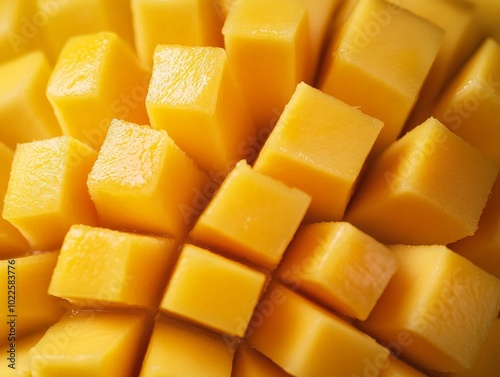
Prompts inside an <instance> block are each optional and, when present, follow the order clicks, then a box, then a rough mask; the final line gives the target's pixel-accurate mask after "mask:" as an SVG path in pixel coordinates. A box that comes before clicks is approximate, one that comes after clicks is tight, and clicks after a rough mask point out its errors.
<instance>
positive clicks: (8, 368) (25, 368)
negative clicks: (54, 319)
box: [0, 329, 47, 377]
mask: <svg viewBox="0 0 500 377" xmlns="http://www.w3.org/2000/svg"><path fill="white" fill-rule="evenodd" d="M46 331H47V329H43V330H41V331H37V332H35V333H31V334H29V335H26V336H23V337H21V338H17V339H16V341H15V342H12V343H8V344H6V345H2V346H0V352H1V353H2V355H4V356H5V355H6V357H2V358H1V359H0V370H1V371H2V377H32V376H33V375H32V374H31V367H30V363H29V352H30V349H31V348H33V347H34V346H35V345H36V344H37V343H38V341H39V340H40V339H41V338H42V337H43V335H44V334H45V332H46Z"/></svg>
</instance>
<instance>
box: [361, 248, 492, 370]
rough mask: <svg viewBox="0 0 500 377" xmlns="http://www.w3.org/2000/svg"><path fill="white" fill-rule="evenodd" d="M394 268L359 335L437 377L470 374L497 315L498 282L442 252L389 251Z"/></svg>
mask: <svg viewBox="0 0 500 377" xmlns="http://www.w3.org/2000/svg"><path fill="white" fill-rule="evenodd" d="M389 248H390V249H391V251H392V253H393V255H394V256H395V257H396V259H397V260H398V263H399V268H398V270H397V271H396V273H395V274H394V276H393V277H392V280H391V281H390V283H389V285H388V287H387V288H386V290H385V291H384V293H383V295H382V297H381V298H380V300H379V301H378V303H377V305H376V306H375V308H374V309H373V311H372V312H371V314H370V316H369V317H368V319H367V320H366V321H364V322H361V323H360V326H361V328H362V329H363V330H365V331H367V332H368V333H369V334H371V335H372V336H374V337H375V338H377V339H378V340H380V341H383V342H386V343H391V344H392V343H393V344H396V345H397V344H399V343H401V342H400V341H399V340H398V338H401V334H406V339H405V342H404V344H401V346H400V347H399V348H400V350H401V354H402V355H403V356H404V357H405V358H409V359H411V360H412V361H413V362H415V363H417V364H418V365H420V366H421V367H424V368H427V369H430V370H437V371H441V372H459V371H461V370H463V369H466V368H470V367H471V366H472V365H473V363H474V360H475V359H476V358H477V356H478V354H479V351H480V349H481V345H482V344H483V342H484V341H485V340H486V337H487V335H488V332H489V330H490V328H491V326H492V324H493V322H494V321H495V320H496V318H497V315H498V313H499V311H500V280H499V279H497V278H496V277H494V276H493V275H490V274H488V273H486V272H485V271H483V270H481V269H480V268H479V267H477V266H475V265H474V264H472V263H471V262H470V261H468V260H467V259H465V258H463V257H461V256H460V255H458V254H456V253H454V252H452V251H451V250H450V249H448V248H446V247H445V246H437V245H431V246H403V245H395V246H390V247H389Z"/></svg>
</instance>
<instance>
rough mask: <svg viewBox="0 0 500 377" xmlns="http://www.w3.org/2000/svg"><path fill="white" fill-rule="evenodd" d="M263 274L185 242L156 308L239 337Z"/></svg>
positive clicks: (244, 326) (247, 319)
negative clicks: (158, 307)
mask: <svg viewBox="0 0 500 377" xmlns="http://www.w3.org/2000/svg"><path fill="white" fill-rule="evenodd" d="M265 281H266V276H265V275H264V274H263V273H261V272H258V271H256V270H253V269H251V268H249V267H247V266H245V265H243V264H240V263H237V262H235V261H232V260H230V259H227V258H224V257H222V256H220V255H216V254H214V253H212V252H210V251H208V250H205V249H202V248H199V247H197V246H193V245H190V244H186V245H184V246H183V248H182V251H181V255H180V257H179V260H178V262H177V265H176V267H175V270H174V272H173V273H172V277H171V278H170V281H169V283H168V286H167V288H166V291H165V295H164V297H163V300H162V302H161V305H160V308H161V309H162V310H164V311H166V312H169V313H173V314H175V315H178V316H181V317H184V318H186V319H188V320H191V321H194V322H197V323H199V324H201V325H203V326H206V327H208V328H211V329H214V330H216V331H219V332H221V333H224V334H227V335H230V336H239V337H243V335H245V331H246V328H247V325H248V323H249V321H250V317H251V316H252V312H253V310H254V308H255V305H256V304H257V302H258V300H259V297H260V294H261V292H262V290H263V287H264V283H265Z"/></svg>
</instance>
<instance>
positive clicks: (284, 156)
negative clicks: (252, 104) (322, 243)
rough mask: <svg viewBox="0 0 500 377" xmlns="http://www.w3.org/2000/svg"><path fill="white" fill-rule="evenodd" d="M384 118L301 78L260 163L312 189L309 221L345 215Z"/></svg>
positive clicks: (269, 171) (266, 169)
mask: <svg viewBox="0 0 500 377" xmlns="http://www.w3.org/2000/svg"><path fill="white" fill-rule="evenodd" d="M382 127H383V123H382V122H381V121H379V120H378V119H375V118H372V117H370V116H368V115H365V114H363V113H362V112H361V111H359V110H357V109H355V108H353V107H351V106H349V105H347V104H345V103H343V102H342V101H339V100H337V99H335V98H333V97H331V96H329V95H327V94H324V93H322V92H321V91H319V90H318V89H314V88H312V87H311V86H309V85H307V84H305V83H300V84H299V85H298V86H297V89H296V90H295V93H294V94H293V96H292V98H291V99H290V101H289V102H288V104H287V105H286V107H285V110H284V111H283V113H282V114H281V117H280V118H279V120H278V123H277V124H276V127H275V128H274V129H273V131H272V132H271V135H270V136H269V138H268V139H267V141H266V143H265V144H264V147H263V148H262V150H261V152H260V154H259V157H258V159H257V161H256V162H255V165H254V168H255V170H256V171H258V172H260V173H264V174H266V175H269V176H271V177H273V178H275V179H277V180H280V181H282V182H284V183H286V184H287V185H289V186H293V187H297V188H299V189H301V190H302V191H304V192H306V193H307V194H309V195H311V197H312V201H311V206H310V207H309V210H308V212H307V214H306V221H309V222H311V221H335V220H341V219H342V216H343V215H344V211H345V208H346V206H347V203H348V202H349V199H350V198H351V195H352V193H353V190H354V185H355V183H356V181H357V180H358V177H359V174H360V172H361V169H362V167H363V165H364V162H365V160H366V158H367V156H368V154H369V152H370V150H371V148H372V147H373V143H374V142H375V140H376V139H377V136H378V134H379V132H380V130H381V129H382Z"/></svg>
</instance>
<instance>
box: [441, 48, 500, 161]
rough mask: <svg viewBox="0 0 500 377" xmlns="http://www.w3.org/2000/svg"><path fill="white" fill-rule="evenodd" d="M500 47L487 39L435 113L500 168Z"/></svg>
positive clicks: (444, 94)
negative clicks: (499, 119) (499, 122)
mask: <svg viewBox="0 0 500 377" xmlns="http://www.w3.org/2000/svg"><path fill="white" fill-rule="evenodd" d="M499 82H500V45H499V43H498V42H497V41H495V40H494V39H491V38H489V39H487V40H485V41H484V42H483V44H482V45H481V47H480V48H479V49H478V50H477V51H476V52H475V54H474V55H473V56H472V58H471V59H470V60H469V61H468V62H467V64H466V65H465V66H464V67H463V69H462V70H461V71H460V73H459V74H458V75H457V76H456V77H455V78H454V80H453V81H452V83H451V84H450V85H449V86H448V88H447V89H446V91H445V92H444V93H443V95H442V96H441V99H440V100H439V102H438V103H437V104H436V107H435V108H434V110H433V114H434V116H435V117H436V118H437V119H439V120H440V121H441V122H443V124H444V125H445V126H446V127H448V128H449V129H450V130H451V131H453V132H454V133H455V134H457V135H458V136H460V137H461V138H463V139H464V140H465V141H467V142H469V143H470V144H472V145H473V146H475V147H476V148H477V149H479V150H480V151H481V152H483V153H485V154H486V155H487V156H488V157H490V158H491V159H492V160H493V161H495V162H496V163H497V164H500V125H499V124H498V122H497V121H495V119H498V118H499V117H500V85H499Z"/></svg>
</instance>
